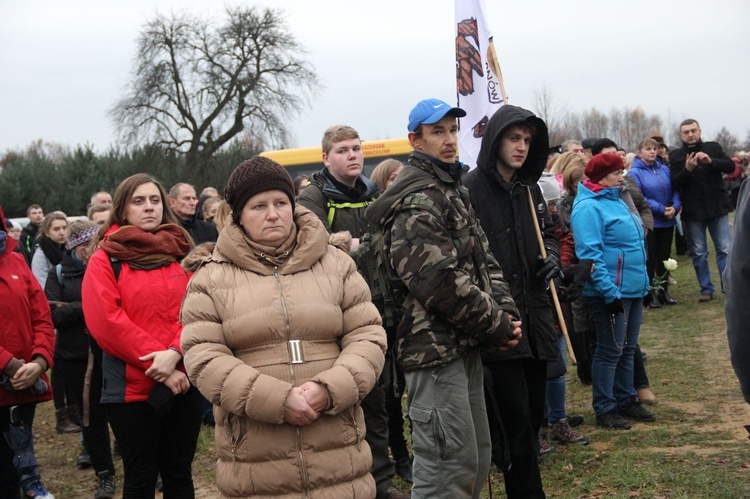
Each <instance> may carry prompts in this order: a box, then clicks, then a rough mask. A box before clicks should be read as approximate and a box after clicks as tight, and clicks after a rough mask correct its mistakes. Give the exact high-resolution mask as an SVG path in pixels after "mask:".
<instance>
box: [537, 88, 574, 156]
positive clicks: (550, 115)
mask: <svg viewBox="0 0 750 499" xmlns="http://www.w3.org/2000/svg"><path fill="white" fill-rule="evenodd" d="M534 111H535V112H536V114H537V116H539V117H540V118H541V119H542V120H544V122H545V123H546V124H547V130H548V132H549V143H550V145H556V144H562V142H563V141H565V140H566V139H569V138H570V137H566V135H565V131H564V130H563V127H562V126H561V125H562V124H563V121H564V118H565V115H566V114H567V113H566V112H565V106H563V105H560V104H559V103H558V101H557V99H556V98H555V96H554V94H553V93H552V89H550V88H549V87H548V86H547V84H544V85H542V88H540V89H536V90H534Z"/></svg>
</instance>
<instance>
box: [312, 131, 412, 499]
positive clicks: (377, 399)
mask: <svg viewBox="0 0 750 499" xmlns="http://www.w3.org/2000/svg"><path fill="white" fill-rule="evenodd" d="M321 145H322V148H323V164H324V165H325V168H323V170H321V171H319V172H317V173H315V174H313V176H312V178H311V179H310V184H309V185H308V186H307V187H306V188H305V190H304V191H302V194H300V196H299V199H298V202H299V204H300V205H302V206H304V207H305V208H307V209H308V210H310V211H312V212H313V213H315V214H316V215H317V216H318V218H320V221H321V222H323V225H324V226H325V228H326V229H327V230H328V232H330V233H335V232H343V231H348V232H349V233H350V234H351V236H352V244H351V251H352V252H354V251H356V250H357V249H358V247H359V241H360V238H361V237H362V236H363V235H364V234H365V233H367V232H369V229H368V227H367V222H366V220H365V218H364V215H365V208H366V207H367V206H368V205H369V204H370V203H372V202H373V201H375V199H376V198H377V197H378V195H379V194H380V190H379V189H378V186H377V185H375V183H374V182H372V181H371V180H370V179H368V178H367V177H365V176H364V175H363V174H362V169H363V167H364V153H363V152H362V143H361V140H360V138H359V133H358V132H357V131H356V130H355V129H354V128H352V127H350V126H346V125H335V126H332V127H329V128H328V129H327V130H326V131H325V133H324V134H323V140H322V144H321ZM363 258H364V256H363ZM360 272H362V268H360ZM363 275H364V274H363ZM364 277H365V279H367V281H368V283H370V276H367V275H365V276H364ZM386 362H387V361H386ZM389 369H390V368H389V364H388V363H387V365H386V366H385V367H384V368H383V372H384V373H387V372H389ZM382 382H383V377H382V376H381V379H380V381H379V382H378V383H377V384H376V385H375V387H373V389H372V390H371V391H370V393H368V394H367V396H366V397H365V398H364V399H363V400H362V410H363V411H364V414H365V425H366V426H367V433H366V434H365V439H366V440H367V443H368V444H369V445H370V450H371V451H372V470H371V473H372V476H373V478H374V479H375V485H376V487H377V495H376V497H377V499H404V498H408V497H409V495H408V494H406V493H404V492H401V491H400V490H399V489H398V488H397V487H396V485H395V484H394V483H393V480H392V479H391V477H392V476H393V475H394V474H395V469H394V466H393V463H392V462H391V459H390V457H389V456H388V413H387V411H386V407H385V389H384V388H383V385H382Z"/></svg>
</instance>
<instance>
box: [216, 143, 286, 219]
mask: <svg viewBox="0 0 750 499" xmlns="http://www.w3.org/2000/svg"><path fill="white" fill-rule="evenodd" d="M274 189H278V190H280V191H282V192H284V194H286V195H287V196H289V201H290V202H291V203H292V210H294V183H293V182H292V177H290V176H289V172H287V171H286V168H284V167H283V166H281V165H280V164H278V163H277V162H276V161H274V160H272V159H269V158H266V157H264V156H253V157H252V158H250V159H248V160H246V161H243V162H242V163H240V165H239V166H238V167H237V168H235V169H234V171H233V172H232V175H231V176H230V177H229V182H228V183H227V186H226V187H225V188H224V198H225V199H226V201H227V203H229V206H231V207H232V218H233V219H234V222H235V223H239V220H240V215H241V214H242V209H243V208H244V207H245V203H247V200H248V199H250V198H251V197H253V196H255V195H256V194H258V193H261V192H265V191H270V190H274Z"/></svg>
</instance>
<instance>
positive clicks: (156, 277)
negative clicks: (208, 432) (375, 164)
mask: <svg viewBox="0 0 750 499" xmlns="http://www.w3.org/2000/svg"><path fill="white" fill-rule="evenodd" d="M166 199H167V193H166V192H165V191H164V188H163V187H162V186H161V184H160V183H159V182H158V181H157V180H156V179H154V178H153V177H151V176H149V175H146V174H143V173H139V174H136V175H133V176H131V177H128V178H127V179H125V180H123V181H122V183H121V184H120V185H119V186H118V187H117V191H116V192H115V197H114V202H113V204H112V212H111V213H110V218H109V221H108V222H107V223H105V224H104V225H103V226H102V228H101V229H100V231H99V236H100V240H99V248H98V250H97V251H96V252H95V253H94V254H93V256H92V257H91V259H90V260H89V264H88V268H87V270H86V275H85V277H84V280H83V311H84V314H85V317H86V324H87V326H88V329H89V331H90V333H91V335H92V336H93V337H94V339H95V340H96V342H97V343H98V344H99V346H100V347H101V348H102V350H103V352H104V353H103V356H102V364H103V366H102V369H103V388H102V403H103V404H105V411H106V414H107V419H108V420H109V423H110V425H111V426H112V431H113V432H114V434H115V438H116V439H117V443H118V445H119V448H120V454H121V455H122V459H123V465H124V468H125V481H124V484H123V497H124V498H129V497H138V498H143V497H154V490H155V489H154V488H155V484H156V478H157V475H158V474H159V473H161V477H162V480H163V485H164V495H165V497H180V498H183V497H184V498H187V499H190V498H192V497H194V495H195V492H194V488H193V479H192V469H191V465H192V461H193V456H194V455H195V446H196V441H197V438H198V433H199V431H200V425H201V413H202V408H203V398H202V397H201V396H200V393H199V392H198V390H197V389H196V388H195V387H193V386H191V385H190V382H189V381H188V378H187V376H186V375H185V372H184V367H183V365H182V354H181V352H180V335H181V333H182V325H181V324H180V322H179V311H180V304H181V302H182V298H183V296H184V294H185V289H186V287H187V284H188V280H189V277H190V276H189V275H188V273H186V272H185V271H184V270H183V269H182V267H180V263H179V261H180V260H181V259H182V258H183V257H184V256H185V255H186V254H187V253H188V252H189V251H190V249H191V248H192V246H193V243H192V240H191V239H190V236H189V235H188V233H187V232H186V231H185V230H184V229H182V227H180V225H179V223H177V220H176V219H175V218H174V215H173V214H172V212H171V211H170V210H169V209H168V208H166V207H165V201H166Z"/></svg>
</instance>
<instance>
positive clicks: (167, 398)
mask: <svg viewBox="0 0 750 499" xmlns="http://www.w3.org/2000/svg"><path fill="white" fill-rule="evenodd" d="M173 402H174V393H172V390H171V389H170V388H169V387H168V386H167V385H165V384H164V383H156V385H154V387H153V388H152V389H151V393H149V394H148V400H147V403H148V405H150V406H151V407H153V409H154V410H155V411H156V413H157V414H158V415H159V416H164V415H165V414H166V413H168V412H169V411H171V410H172V403H173Z"/></svg>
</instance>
